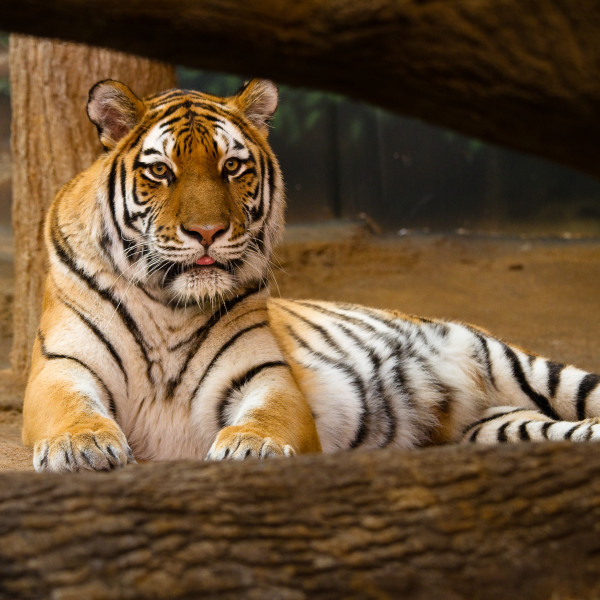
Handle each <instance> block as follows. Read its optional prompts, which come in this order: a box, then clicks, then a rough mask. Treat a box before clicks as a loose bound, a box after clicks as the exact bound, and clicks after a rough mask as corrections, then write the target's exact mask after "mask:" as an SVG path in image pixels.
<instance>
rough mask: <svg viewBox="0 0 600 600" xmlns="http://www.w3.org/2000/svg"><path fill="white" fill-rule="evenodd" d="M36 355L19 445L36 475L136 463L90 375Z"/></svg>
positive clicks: (73, 364) (68, 362)
mask: <svg viewBox="0 0 600 600" xmlns="http://www.w3.org/2000/svg"><path fill="white" fill-rule="evenodd" d="M36 346H37V348H36V349H35V350H34V364H33V368H32V375H31V377H30V380H29V383H28V386H27V390H26V393H25V403H24V406H23V442H24V443H25V444H27V445H30V446H33V466H34V468H35V470H36V471H55V472H69V471H80V470H95V471H100V470H108V469H113V468H115V467H120V466H124V465H126V464H127V463H133V462H135V460H134V457H133V453H132V451H131V448H130V447H129V444H128V443H127V439H126V438H125V435H124V433H123V432H122V431H121V428H120V427H119V426H118V424H117V423H116V421H115V420H114V419H113V418H112V417H111V416H110V414H109V412H108V411H107V410H106V408H105V406H104V404H103V402H102V401H103V400H104V401H105V402H106V401H107V398H105V397H104V396H106V392H105V391H104V390H102V389H100V387H99V384H98V382H97V381H96V380H95V378H94V376H93V374H91V373H90V371H88V370H87V369H85V368H84V367H83V366H81V365H80V364H78V363H77V362H75V361H74V360H70V359H67V358H55V359H53V360H47V359H46V358H44V357H43V356H42V355H41V353H40V352H39V340H38V342H36Z"/></svg>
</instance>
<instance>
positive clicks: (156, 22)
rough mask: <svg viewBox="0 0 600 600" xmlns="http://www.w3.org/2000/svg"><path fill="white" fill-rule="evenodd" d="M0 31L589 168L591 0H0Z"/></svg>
mask: <svg viewBox="0 0 600 600" xmlns="http://www.w3.org/2000/svg"><path fill="white" fill-rule="evenodd" d="M1 27H2V28H4V29H8V30H11V31H18V32H23V33H30V34H34V35H41V36H48V37H61V38H64V39H69V40H74V41H79V42H86V43H90V44H95V45H104V46H107V47H110V48H115V49H118V50H123V51H127V52H133V53H138V54H143V55H146V56H150V57H154V58H160V59H162V60H166V61H170V62H173V63H176V64H182V65H188V66H190V67H198V68H205V69H220V70H225V71H232V72H238V73H246V74H251V75H258V76H265V77H271V78H273V79H275V80H277V81H280V82H282V83H289V84H294V85H308V86H311V87H316V88H321V89H326V90H331V91H335V92H341V93H343V94H347V95H349V96H352V97H355V98H358V99H361V100H365V101H367V102H372V103H375V104H379V105H380V106H383V107H386V108H389V109H392V110H394V111H397V112H399V113H404V114H406V115H410V116H414V117H418V118H421V119H424V120H426V121H430V122H432V123H436V124H438V125H442V126H445V127H450V128H452V129H455V130H457V131H461V132H463V133H466V134H469V135H473V136H476V137H480V138H483V139H486V140H488V141H491V142H496V143H500V144H503V145H506V146H509V147H512V148H515V149H517V150H522V151H525V152H532V153H534V154H538V155H540V156H543V157H546V158H549V159H553V160H556V161H558V162H562V163H564V164H566V165H570V166H572V167H576V168H578V169H581V170H583V171H586V172H587V173H589V174H591V175H594V176H596V177H599V176H600V166H599V164H600V163H599V161H598V160H597V148H598V139H599V137H600V119H598V114H599V108H600V77H599V76H598V65H599V64H600V4H599V3H598V2H597V1H596V0H547V1H543V2H542V1H541V0H480V1H478V2H472V1H471V0H457V1H455V2H445V1H444V0H430V1H427V2H423V1H422V0H375V1H373V0H335V1H333V0H332V1H329V2H322V1H321V0H301V1H299V2H291V3H290V2H276V1H274V0H263V1H259V2H246V1H245V0H218V1H217V0H177V2H173V1H171V0H130V1H129V2H123V1H122V0H86V2H80V1H79V0H54V1H53V2H47V0H5V1H4V2H3V8H2V23H1Z"/></svg>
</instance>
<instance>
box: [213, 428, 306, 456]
mask: <svg viewBox="0 0 600 600" xmlns="http://www.w3.org/2000/svg"><path fill="white" fill-rule="evenodd" d="M294 454H296V451H295V450H294V448H292V446H290V445H289V444H284V443H281V442H278V441H276V440H274V439H273V438H271V437H266V436H262V435H260V434H258V433H256V432H254V431H248V430H244V428H243V427H236V426H233V427H225V429H222V430H221V431H220V432H219V434H218V435H217V439H216V440H215V441H214V443H213V445H212V446H211V448H210V450H209V451H208V454H207V455H206V460H225V459H233V460H245V459H246V458H270V457H272V456H293V455H294Z"/></svg>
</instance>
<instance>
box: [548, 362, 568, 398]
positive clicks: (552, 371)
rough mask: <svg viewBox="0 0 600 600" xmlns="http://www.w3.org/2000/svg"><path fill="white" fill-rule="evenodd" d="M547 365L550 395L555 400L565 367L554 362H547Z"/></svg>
mask: <svg viewBox="0 0 600 600" xmlns="http://www.w3.org/2000/svg"><path fill="white" fill-rule="evenodd" d="M546 364H547V365H548V394H549V396H550V398H554V396H555V395H556V390H557V389H558V385H559V383H560V375H561V373H562V370H563V369H564V368H565V365H563V364H561V363H556V362H552V361H551V360H548V361H546Z"/></svg>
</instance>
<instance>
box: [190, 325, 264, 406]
mask: <svg viewBox="0 0 600 600" xmlns="http://www.w3.org/2000/svg"><path fill="white" fill-rule="evenodd" d="M268 325H269V324H268V322H267V321H260V322H259V323H254V325H249V326H248V327H245V328H244V329H240V330H239V331H238V332H236V333H235V335H232V336H231V337H230V338H229V339H228V340H227V341H226V342H225V343H224V344H223V345H222V346H221V347H220V348H219V349H218V350H217V352H216V354H214V356H213V357H212V359H211V361H210V362H209V363H208V365H207V367H206V368H205V369H204V373H202V377H200V380H199V381H198V383H197V384H196V388H195V389H194V392H193V393H192V395H191V396H190V408H191V407H192V404H193V403H194V400H195V398H196V394H197V393H198V390H199V389H200V387H201V386H202V384H203V383H204V380H205V379H206V378H207V376H208V374H209V373H210V372H211V371H212V370H213V369H214V367H215V365H216V364H217V362H218V360H219V358H221V356H222V355H223V354H224V353H225V352H226V351H227V350H228V349H229V348H230V347H231V346H233V344H235V342H237V341H238V340H239V339H240V338H241V337H242V336H244V335H246V334H247V333H249V332H250V331H254V330H255V329H261V328H263V327H268Z"/></svg>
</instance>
